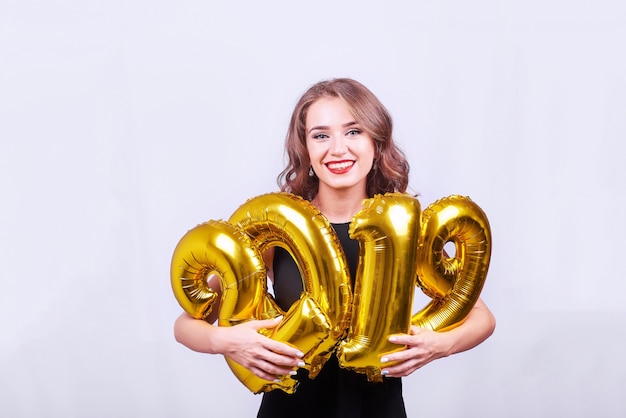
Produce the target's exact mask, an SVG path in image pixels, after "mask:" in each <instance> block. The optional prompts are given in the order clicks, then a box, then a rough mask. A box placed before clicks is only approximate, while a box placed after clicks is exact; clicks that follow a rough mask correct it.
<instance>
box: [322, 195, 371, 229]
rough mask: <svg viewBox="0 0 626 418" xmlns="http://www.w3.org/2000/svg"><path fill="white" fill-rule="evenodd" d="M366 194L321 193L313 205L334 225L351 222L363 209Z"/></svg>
mask: <svg viewBox="0 0 626 418" xmlns="http://www.w3.org/2000/svg"><path fill="white" fill-rule="evenodd" d="M364 199H367V195H366V194H365V192H359V193H354V192H341V191H332V192H331V191H326V192H323V191H321V190H320V191H319V192H318V194H317V196H315V198H313V200H312V201H311V203H313V205H314V206H315V207H316V208H317V209H319V211H320V212H322V214H323V215H324V216H325V217H326V218H327V219H328V220H329V221H330V222H332V223H345V222H350V221H351V220H352V217H353V216H354V215H356V213H357V212H358V211H360V210H361V209H362V208H363V200H364Z"/></svg>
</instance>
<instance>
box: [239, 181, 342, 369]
mask: <svg viewBox="0 0 626 418" xmlns="http://www.w3.org/2000/svg"><path fill="white" fill-rule="evenodd" d="M229 222H231V223H233V224H236V225H238V227H239V228H241V229H242V230H243V231H245V232H246V233H247V234H248V235H249V236H250V237H251V238H252V240H253V242H254V244H255V245H256V246H257V247H258V248H260V250H261V251H262V252H263V251H265V249H267V248H268V247H270V246H280V247H282V248H285V249H286V250H288V251H289V253H290V254H291V255H292V257H293V258H294V260H295V261H296V264H297V265H298V268H299V269H300V272H301V276H302V278H303V288H304V289H305V292H306V294H307V295H309V297H311V298H312V299H314V301H315V302H316V304H317V306H319V309H321V311H322V312H324V313H325V314H326V316H327V318H328V322H329V324H330V327H331V328H330V333H329V337H328V338H327V339H325V340H324V341H322V342H321V343H320V344H319V345H318V346H317V347H314V348H311V347H302V346H298V348H299V349H300V350H301V351H302V352H304V353H305V356H304V358H303V360H304V361H305V363H306V364H307V365H306V367H305V368H306V369H308V370H309V376H310V377H311V378H314V377H315V376H317V374H318V373H319V371H320V370H321V368H322V366H323V365H324V363H325V362H326V360H328V358H329V357H330V355H331V354H332V352H333V351H334V348H335V346H336V345H337V343H338V342H339V340H340V339H341V338H343V337H344V335H345V333H346V330H347V328H348V323H349V320H350V308H351V304H352V292H351V286H350V277H349V271H348V268H347V264H346V260H345V256H344V254H343V250H342V249H341V244H340V243H339V241H338V239H337V236H336V235H335V232H334V230H333V228H332V226H331V225H330V223H329V222H328V220H327V219H326V218H325V217H324V216H323V215H322V214H321V213H320V212H319V211H318V210H317V209H316V208H315V207H313V206H312V205H311V204H310V203H309V202H308V201H306V200H304V199H302V198H301V197H298V196H295V195H292V194H289V193H269V194H265V195H261V196H258V197H255V198H252V199H250V200H248V201H247V202H245V203H244V204H243V205H241V206H240V207H239V209H237V210H236V211H235V213H233V215H232V216H231V217H230V219H229ZM292 308H296V307H292ZM297 321H302V322H308V321H311V319H310V318H308V317H306V316H304V315H302V316H300V317H299V319H296V322H297ZM302 327H305V326H304V325H302ZM295 328H296V329H297V328H299V327H295ZM292 337H293V336H286V337H281V338H286V339H285V340H283V341H291V340H292ZM273 338H274V337H273Z"/></svg>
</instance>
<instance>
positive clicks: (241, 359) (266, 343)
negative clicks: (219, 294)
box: [217, 319, 304, 381]
mask: <svg viewBox="0 0 626 418" xmlns="http://www.w3.org/2000/svg"><path fill="white" fill-rule="evenodd" d="M279 323H280V320H277V319H267V320H262V321H248V322H244V323H241V324H238V325H235V326H232V327H217V329H218V330H219V332H220V333H221V335H220V336H219V340H220V341H221V345H222V349H221V350H220V352H221V353H222V354H223V355H224V356H226V357H228V358H230V359H232V360H234V361H235V362H237V363H238V364H240V365H242V366H243V367H245V368H247V369H248V370H250V371H251V372H252V373H254V375H255V376H257V377H260V378H261V379H265V380H270V381H273V380H276V379H278V378H279V377H280V376H284V375H287V374H295V370H294V369H295V368H296V367H303V366H304V362H303V361H302V356H304V354H303V353H302V352H301V351H299V350H298V349H297V348H295V347H292V346H290V345H287V344H284V343H281V342H279V341H274V340H272V339H271V338H268V337H265V336H264V335H261V334H259V330H260V329H262V328H274V327H275V326H277V325H278V324H279Z"/></svg>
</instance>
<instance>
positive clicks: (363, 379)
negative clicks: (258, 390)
mask: <svg viewBox="0 0 626 418" xmlns="http://www.w3.org/2000/svg"><path fill="white" fill-rule="evenodd" d="M332 226H333V228H334V229H335V232H336V233H337V236H338V238H339V241H340V242H341V246H342V247H343V249H344V253H345V255H346V259H347V261H348V266H349V269H350V277H352V278H354V277H355V274H356V266H357V263H358V257H359V244H358V241H355V240H352V239H350V237H349V235H348V227H349V223H345V224H333V225H332ZM273 268H274V285H273V287H274V295H275V298H276V302H277V303H278V305H279V306H280V307H281V309H283V310H285V311H287V310H288V309H289V307H290V306H291V304H292V303H293V302H295V301H296V300H298V299H299V298H300V294H301V293H302V289H303V288H302V280H301V279H300V272H299V270H298V267H297V265H296V263H295V261H294V260H293V259H292V258H291V255H290V254H289V253H288V252H287V251H285V250H283V249H282V248H279V247H276V249H275V254H274V266H273ZM353 280H354V279H353ZM296 378H297V379H298V380H299V381H300V384H299V385H298V388H297V390H296V391H295V393H293V394H287V393H285V392H283V391H282V390H273V391H270V392H266V393H264V394H263V400H262V402H261V407H260V409H259V413H258V415H257V418H281V417H289V418H293V417H298V418H306V417H316V418H317V417H321V418H332V417H337V418H365V417H372V418H374V417H377V418H378V417H385V418H396V417H397V418H404V417H406V412H405V408H404V400H403V398H402V381H401V380H400V379H397V378H384V379H383V382H382V383H373V382H368V380H367V376H366V375H365V374H362V373H357V372H354V371H351V370H348V369H344V368H341V367H340V366H339V363H338V362H337V358H336V357H335V355H332V356H331V357H330V359H329V360H328V361H327V362H326V363H325V364H324V367H323V368H322V370H321V371H320V373H319V374H318V375H317V377H315V379H309V378H308V376H307V375H306V371H305V370H300V371H299V372H298V376H296Z"/></svg>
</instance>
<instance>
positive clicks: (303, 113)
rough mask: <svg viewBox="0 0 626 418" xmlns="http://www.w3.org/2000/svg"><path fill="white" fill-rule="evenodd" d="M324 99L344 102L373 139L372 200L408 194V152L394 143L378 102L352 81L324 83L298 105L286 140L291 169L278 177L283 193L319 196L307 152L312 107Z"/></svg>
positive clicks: (369, 188) (369, 187) (369, 189)
mask: <svg viewBox="0 0 626 418" xmlns="http://www.w3.org/2000/svg"><path fill="white" fill-rule="evenodd" d="M322 97H337V98H340V99H341V100H343V101H344V102H345V103H346V105H347V106H348V108H349V109H350V110H351V112H352V114H353V115H354V117H355V119H356V122H357V123H359V124H360V125H361V126H362V127H363V129H364V130H365V131H366V132H367V133H368V134H369V135H370V136H371V137H372V139H373V140H374V145H375V147H376V156H375V160H374V167H373V168H372V170H371V171H370V172H369V174H368V175H367V186H366V187H367V190H366V193H367V195H368V197H373V196H374V195H375V194H377V193H381V194H382V193H386V192H402V193H404V192H406V189H407V187H408V182H409V164H408V162H407V160H406V157H405V155H404V152H402V150H401V149H400V148H398V146H397V145H396V144H395V143H394V141H393V137H392V130H393V123H392V120H391V116H390V115H389V112H388V111H387V109H386V108H385V106H383V104H382V103H381V102H380V101H379V100H378V98H377V97H376V96H375V95H374V94H373V93H372V92H371V91H370V90H368V89H367V87H365V86H364V85H362V84H361V83H359V82H357V81H355V80H352V79H349V78H335V79H331V80H326V81H321V82H319V83H317V84H315V85H313V86H312V87H310V88H309V89H308V90H307V91H306V92H305V93H304V95H303V96H302V97H301V98H300V100H299V101H298V103H297V104H296V107H295V109H294V110H293V113H292V115H291V121H290V123H289V130H288V132H287V137H286V139H285V153H286V155H287V159H288V162H287V166H286V167H285V169H284V170H283V171H282V172H281V173H280V175H279V176H278V185H279V186H280V189H281V190H282V191H286V192H290V193H293V194H297V195H300V196H302V197H304V198H305V199H308V200H311V199H313V198H314V197H315V195H316V194H317V190H318V186H319V180H318V178H317V176H312V177H311V176H309V166H310V165H311V161H310V160H309V153H308V151H307V148H306V132H305V131H306V117H307V112H308V110H309V107H310V106H311V105H312V104H313V103H314V102H315V101H316V100H318V99H320V98H322Z"/></svg>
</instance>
